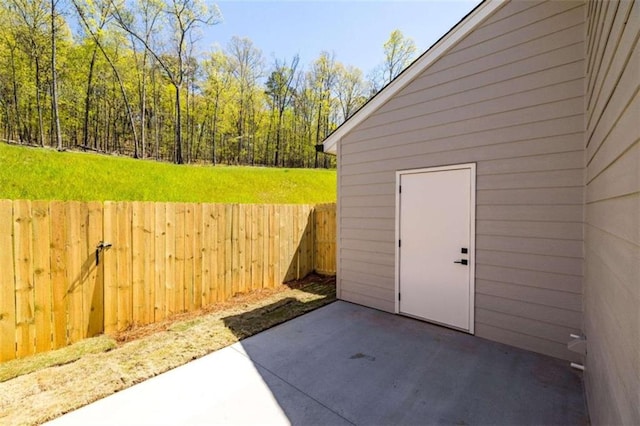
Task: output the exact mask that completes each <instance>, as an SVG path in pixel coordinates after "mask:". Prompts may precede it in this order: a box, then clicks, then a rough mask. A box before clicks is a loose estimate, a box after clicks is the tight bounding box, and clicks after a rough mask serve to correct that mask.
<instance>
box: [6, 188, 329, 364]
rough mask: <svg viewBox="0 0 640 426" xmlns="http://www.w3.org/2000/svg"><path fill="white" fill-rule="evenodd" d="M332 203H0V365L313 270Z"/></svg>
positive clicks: (321, 264) (323, 260)
mask: <svg viewBox="0 0 640 426" xmlns="http://www.w3.org/2000/svg"><path fill="white" fill-rule="evenodd" d="M335 228H336V216H335V205H334V204H326V205H317V206H311V205H245V204H194V203H153V202H108V201H107V202H104V203H102V202H75V201H67V202H59V201H25V200H16V201H12V200H0V362H2V361H6V360H10V359H14V358H21V357H24V356H28V355H31V354H34V353H37V352H44V351H48V350H51V349H56V348H60V347H63V346H66V345H69V344H71V343H74V342H77V341H79V340H81V339H84V338H86V337H91V336H95V335H97V334H101V333H113V332H117V331H120V330H124V329H126V328H128V327H130V326H132V325H142V324H149V323H153V322H156V321H160V320H162V319H164V318H166V317H168V316H170V315H172V314H176V313H179V312H186V311H192V310H196V309H199V308H200V307H202V306H206V305H209V304H211V303H215V302H220V301H224V300H227V299H229V298H230V297H232V296H233V295H235V294H237V293H243V292H248V291H252V290H257V289H260V288H270V287H274V286H277V285H279V284H281V283H283V282H286V281H289V280H292V279H297V278H302V277H304V276H305V275H307V274H308V273H310V272H312V271H314V270H316V271H318V272H319V273H323V274H333V273H335Z"/></svg>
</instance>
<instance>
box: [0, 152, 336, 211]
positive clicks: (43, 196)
mask: <svg viewBox="0 0 640 426" xmlns="http://www.w3.org/2000/svg"><path fill="white" fill-rule="evenodd" d="M2 198H4V199H30V200H79V201H104V200H111V201H127V200H129V201H134V200H135V201H176V202H177V201H182V202H219V203H273V204H282V203H292V204H301V203H305V204H306V203H309V204H312V203H327V202H335V200H336V173H335V171H333V170H310V169H275V168H261V167H230V166H216V167H211V166H191V165H189V166H184V165H183V166H178V165H174V164H166V163H157V162H154V161H148V160H134V159H131V158H125V157H113V156H106V155H97V154H88V153H79V152H62V153H61V152H57V151H54V150H50V149H41V148H29V147H21V146H13V145H7V144H4V143H0V199H2Z"/></svg>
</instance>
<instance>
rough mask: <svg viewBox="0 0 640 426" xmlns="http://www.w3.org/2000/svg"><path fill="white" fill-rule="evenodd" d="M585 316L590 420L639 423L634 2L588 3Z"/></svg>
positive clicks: (638, 102) (639, 176)
mask: <svg viewBox="0 0 640 426" xmlns="http://www.w3.org/2000/svg"><path fill="white" fill-rule="evenodd" d="M586 31H587V40H586V48H587V63H586V75H587V77H586V81H585V87H586V93H587V95H586V97H585V100H584V101H585V109H586V117H585V123H586V134H585V162H586V176H585V182H586V199H585V244H584V246H585V266H586V268H585V279H584V318H585V319H584V321H585V334H586V336H587V350H588V353H587V358H586V374H585V378H586V385H587V386H586V389H587V397H588V403H589V411H590V414H591V420H592V422H593V423H594V424H628V425H638V424H640V192H639V191H640V143H639V139H640V124H639V123H640V96H639V95H638V90H639V88H640V49H639V48H638V37H639V34H640V3H639V2H631V1H623V2H620V1H594V2H590V3H589V4H588V5H587V27H586Z"/></svg>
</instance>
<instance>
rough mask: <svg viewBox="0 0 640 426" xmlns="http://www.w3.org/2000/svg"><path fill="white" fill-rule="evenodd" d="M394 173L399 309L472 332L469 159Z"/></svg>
mask: <svg viewBox="0 0 640 426" xmlns="http://www.w3.org/2000/svg"><path fill="white" fill-rule="evenodd" d="M398 179H399V182H398V183H399V185H400V188H399V195H398V200H399V203H398V206H399V215H398V218H399V224H398V229H399V239H400V241H399V244H398V245H399V247H398V257H399V277H398V291H399V294H398V299H399V312H400V313H403V314H406V315H410V316H413V317H417V318H421V319H425V320H428V321H432V322H436V323H439V324H442V325H446V326H450V327H454V328H457V329H460V330H465V331H468V332H470V333H473V294H474V288H473V287H474V285H473V271H474V270H475V268H473V264H472V262H473V261H474V258H473V254H474V247H473V244H474V242H473V234H474V230H475V226H474V222H475V195H474V194H475V165H473V164H470V165H462V166H452V167H450V168H433V169H424V170H420V171H408V172H399V173H398Z"/></svg>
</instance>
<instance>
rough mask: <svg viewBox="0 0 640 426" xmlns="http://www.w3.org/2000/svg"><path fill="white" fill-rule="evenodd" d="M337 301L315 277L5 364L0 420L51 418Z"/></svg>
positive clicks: (0, 371) (329, 284) (0, 370)
mask: <svg viewBox="0 0 640 426" xmlns="http://www.w3.org/2000/svg"><path fill="white" fill-rule="evenodd" d="M334 300H335V280H334V279H333V278H321V277H310V278H307V279H305V280H303V281H302V282H299V283H293V284H291V283H290V284H289V285H288V286H282V287H280V288H278V289H275V290H263V291H260V292H255V293H251V294H246V295H242V296H238V297H236V298H234V299H232V300H230V301H228V302H224V303H221V304H218V305H213V306H210V307H208V308H207V309H206V310H203V311H200V312H195V313H189V314H184V315H182V316H178V317H176V318H173V319H170V320H167V321H164V322H162V323H157V324H152V325H149V326H145V327H140V328H136V329H132V330H129V331H127V332H125V333H122V334H120V335H119V336H114V338H110V337H106V336H100V337H96V338H93V339H87V340H85V341H83V342H80V343H78V344H76V345H73V346H70V347H68V348H64V349H59V350H57V351H53V352H50V353H48V354H40V355H35V356H33V357H31V358H25V359H23V360H17V361H11V362H8V363H5V364H1V365H0V377H3V378H0V424H38V423H42V422H45V421H47V420H51V419H53V418H55V417H58V416H60V415H62V414H64V413H67V412H69V411H72V410H74V409H76V408H79V407H82V406H83V405H86V404H89V403H91V402H93V401H96V400H97V399H100V398H103V397H105V396H108V395H111V394H113V393H115V392H117V391H119V390H122V389H124V388H127V387H129V386H132V385H134V384H136V383H139V382H141V381H143V380H145V379H148V378H150V377H153V376H156V375H158V374H160V373H163V372H165V371H167V370H170V369H172V368H175V367H178V366H180V365H182V364H185V363H187V362H189V361H191V360H193V359H196V358H199V357H201V356H203V355H206V354H208V353H210V352H213V351H215V350H217V349H220V348H222V347H225V346H228V345H230V344H233V343H235V342H237V341H239V340H240V339H243V338H245V337H248V336H251V335H253V334H256V333H258V332H260V331H263V330H265V329H267V328H269V327H273V326H274V325H277V324H280V323H282V322H284V321H287V320H289V319H291V318H294V317H296V316H299V315H302V314H304V313H306V312H309V311H311V310H313V309H316V308H319V307H320V306H323V305H326V304H328V303H330V302H332V301H334ZM3 380H4V381H3Z"/></svg>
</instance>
